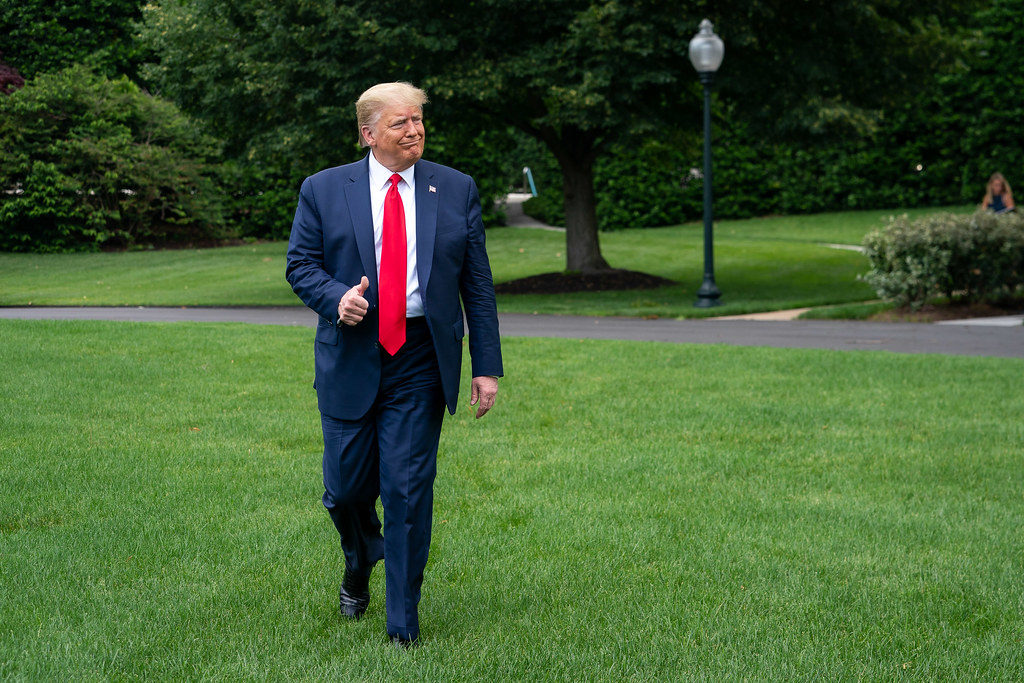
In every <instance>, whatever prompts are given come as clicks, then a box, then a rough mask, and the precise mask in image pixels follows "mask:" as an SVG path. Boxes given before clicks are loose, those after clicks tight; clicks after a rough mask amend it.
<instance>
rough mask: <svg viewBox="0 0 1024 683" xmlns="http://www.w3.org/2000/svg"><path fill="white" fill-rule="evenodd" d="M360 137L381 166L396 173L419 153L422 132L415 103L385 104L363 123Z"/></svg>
mask: <svg viewBox="0 0 1024 683" xmlns="http://www.w3.org/2000/svg"><path fill="white" fill-rule="evenodd" d="M362 132H363V139H365V140H366V142H367V144H369V145H370V149H372V150H373V155H374V156H375V157H376V158H377V161H379V162H380V163H381V164H382V165H383V166H385V167H386V168H388V169H389V170H391V171H394V172H396V173H398V172H399V171H404V170H405V169H407V168H409V167H410V166H412V165H413V164H415V163H416V162H417V161H419V160H420V157H421V156H423V143H424V141H425V140H426V133H425V132H424V130H423V111H422V110H421V109H420V108H419V107H409V106H405V105H401V104H389V105H388V106H386V107H384V111H383V112H382V113H381V115H380V119H378V120H377V123H375V124H374V125H372V126H363V128H362Z"/></svg>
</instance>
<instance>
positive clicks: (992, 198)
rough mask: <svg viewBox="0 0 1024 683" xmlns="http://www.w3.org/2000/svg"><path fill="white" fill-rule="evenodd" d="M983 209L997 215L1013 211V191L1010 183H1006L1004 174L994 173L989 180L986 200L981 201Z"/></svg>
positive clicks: (986, 188)
mask: <svg viewBox="0 0 1024 683" xmlns="http://www.w3.org/2000/svg"><path fill="white" fill-rule="evenodd" d="M981 208H982V209H984V210H986V211H994V212H995V213H1006V212H1007V211H1013V208H1014V204H1013V190H1011V189H1010V183H1008V182H1006V178H1004V177H1003V174H1002V173H993V174H992V177H991V178H989V179H988V185H987V186H986V187H985V198H984V199H982V200H981Z"/></svg>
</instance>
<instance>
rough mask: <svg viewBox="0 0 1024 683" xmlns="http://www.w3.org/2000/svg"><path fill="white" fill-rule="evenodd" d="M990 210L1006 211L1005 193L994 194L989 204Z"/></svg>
mask: <svg viewBox="0 0 1024 683" xmlns="http://www.w3.org/2000/svg"><path fill="white" fill-rule="evenodd" d="M988 210H989V211H995V212H996V213H999V212H1000V211H1006V204H1003V195H1001V194H994V195H992V203H991V204H989V205H988Z"/></svg>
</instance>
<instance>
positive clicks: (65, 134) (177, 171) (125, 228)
mask: <svg viewBox="0 0 1024 683" xmlns="http://www.w3.org/2000/svg"><path fill="white" fill-rule="evenodd" d="M216 157H217V148H216V146H215V145H214V143H213V141H212V140H211V139H209V138H208V137H206V136H204V135H203V134H202V133H201V132H200V131H199V129H198V128H197V126H196V124H195V123H194V122H192V121H191V120H189V119H188V118H186V117H185V116H184V115H182V114H181V113H180V112H179V111H178V110H177V108H176V107H175V106H174V105H173V104H171V103H169V102H165V101H162V100H159V99H156V98H154V97H151V96H150V95H147V94H146V93H144V92H142V91H141V90H140V89H139V87H138V86H136V85H135V84H134V83H132V82H131V81H129V80H128V79H127V78H124V77H122V78H119V79H116V80H110V79H107V78H105V77H103V76H99V75H96V74H95V73H93V72H92V71H90V70H88V69H86V68H85V67H72V68H69V69H65V70H63V71H60V72H58V73H54V74H43V75H40V76H38V77H36V78H33V79H31V80H30V81H28V83H27V84H26V85H25V87H23V88H21V89H20V90H18V91H16V92H14V93H12V94H10V95H6V96H0V251H73V250H97V249H99V248H101V247H106V246H117V247H130V246H139V245H161V244H167V243H182V242H195V241H207V240H213V239H219V238H221V237H224V236H225V234H226V233H225V227H224V221H223V217H222V212H223V205H224V197H223V195H222V194H221V192H220V190H219V189H218V180H219V172H220V171H219V167H218V166H217V165H216V163H215V162H216Z"/></svg>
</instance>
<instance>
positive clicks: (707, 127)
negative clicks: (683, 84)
mask: <svg viewBox="0 0 1024 683" xmlns="http://www.w3.org/2000/svg"><path fill="white" fill-rule="evenodd" d="M723 57H725V43H723V42H722V39H721V38H719V37H718V36H717V35H715V31H714V28H713V27H712V25H711V22H710V21H708V20H707V19H705V20H704V21H702V22H700V30H699V31H698V32H697V35H695V36H694V37H693V39H692V40H691V41H690V63H691V64H693V68H694V69H696V70H697V76H698V77H699V78H700V82H701V83H702V84H703V85H704V281H703V282H702V283H701V285H700V288H699V289H698V290H697V301H696V302H695V303H694V306H696V307H698V308H710V307H712V306H718V305H719V304H721V303H722V302H721V301H719V297H721V296H722V292H721V291H719V289H718V286H717V285H716V284H715V256H714V234H713V231H712V211H711V84H712V83H713V82H714V79H715V72H716V71H718V67H720V66H721V65H722V58H723Z"/></svg>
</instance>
